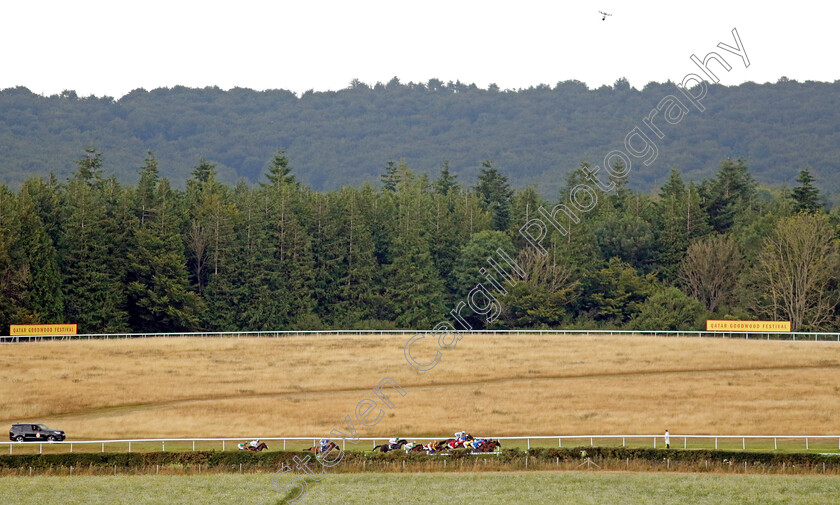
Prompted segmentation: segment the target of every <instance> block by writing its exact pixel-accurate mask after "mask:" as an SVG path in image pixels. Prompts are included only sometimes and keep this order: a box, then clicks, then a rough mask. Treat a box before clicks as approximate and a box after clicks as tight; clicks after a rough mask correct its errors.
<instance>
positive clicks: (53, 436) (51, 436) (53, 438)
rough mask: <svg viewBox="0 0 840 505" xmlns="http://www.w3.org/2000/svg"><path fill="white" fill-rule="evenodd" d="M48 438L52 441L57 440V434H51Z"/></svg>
mask: <svg viewBox="0 0 840 505" xmlns="http://www.w3.org/2000/svg"><path fill="white" fill-rule="evenodd" d="M47 440H49V441H50V442H55V440H56V438H55V435H50V436H49V437H48V438H47Z"/></svg>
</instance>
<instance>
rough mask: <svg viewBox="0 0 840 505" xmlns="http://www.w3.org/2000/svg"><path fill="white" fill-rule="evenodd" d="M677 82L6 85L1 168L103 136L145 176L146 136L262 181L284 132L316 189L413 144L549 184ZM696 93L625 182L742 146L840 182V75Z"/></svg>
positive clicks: (464, 166)
mask: <svg viewBox="0 0 840 505" xmlns="http://www.w3.org/2000/svg"><path fill="white" fill-rule="evenodd" d="M668 94H677V91H676V89H675V87H674V85H673V84H672V83H663V84H657V83H651V84H649V85H647V86H645V88H644V89H643V90H636V89H633V88H631V87H630V86H629V85H628V84H627V81H626V80H623V79H619V80H618V81H617V82H616V84H615V85H614V86H612V87H608V86H605V87H601V88H598V89H587V87H586V86H585V85H584V84H582V83H580V82H575V81H568V82H562V83H558V84H557V85H555V86H554V87H551V86H547V85H542V86H537V87H534V88H530V89H522V90H518V91H504V90H499V89H498V88H496V87H494V86H491V87H490V89H479V88H477V87H476V86H475V85H467V84H462V83H451V82H450V83H443V82H440V81H438V80H434V79H433V80H430V81H429V82H427V83H422V84H414V83H409V84H401V83H400V82H399V81H398V80H397V79H396V78H395V79H394V80H392V81H391V82H389V83H387V84H377V85H375V86H369V85H366V84H364V83H361V82H358V81H354V82H353V83H352V84H351V85H350V86H349V87H348V88H347V89H343V90H340V91H335V92H317V93H316V92H308V93H305V94H303V96H301V97H297V96H295V95H294V94H293V93H291V92H288V91H282V90H275V91H262V92H258V91H253V90H248V89H240V88H237V89H232V90H230V91H223V90H221V89H218V88H206V89H189V88H184V87H176V88H173V89H155V90H152V91H145V90H142V89H138V90H135V91H133V92H131V93H129V94H128V95H126V96H124V97H122V98H120V99H119V100H114V99H113V98H108V97H105V98H96V97H87V98H83V97H78V96H76V94H75V93H74V92H72V91H67V92H64V93H62V94H61V95H60V96H59V95H55V96H50V97H44V96H40V95H35V94H33V93H31V92H29V91H28V90H27V89H25V88H14V89H6V90H3V91H2V92H0V149H2V153H3V156H2V158H0V181H3V182H6V183H7V184H9V185H11V187H14V188H18V187H20V184H21V183H22V182H23V181H24V180H25V179H26V178H27V177H29V176H31V175H47V174H49V173H51V172H52V173H55V174H56V175H57V176H58V178H59V179H61V180H64V179H66V178H67V177H68V176H69V175H70V174H71V173H72V172H73V170H74V162H75V160H76V159H77V157H78V153H79V152H81V151H82V149H84V148H88V147H94V148H97V149H100V150H102V152H103V153H104V161H103V163H104V167H105V168H106V170H107V171H108V173H113V174H115V175H116V177H117V179H118V180H119V181H120V182H121V183H131V182H134V181H135V180H136V176H137V173H138V167H139V166H140V165H141V164H142V160H143V158H144V156H145V153H146V151H147V150H152V151H154V152H155V154H156V156H157V158H158V160H159V164H160V169H159V170H160V173H161V175H163V176H166V177H167V178H169V179H170V181H171V183H172V185H173V187H177V188H179V189H183V188H184V187H185V186H184V183H185V181H186V179H187V178H188V177H189V176H190V172H191V170H192V168H193V167H194V166H195V164H196V163H197V162H198V159H199V158H200V157H204V158H206V159H208V160H210V161H211V162H213V163H215V164H216V166H217V178H218V180H219V181H221V182H224V183H226V184H235V183H236V181H238V180H239V179H240V178H243V179H245V180H246V181H249V182H254V181H256V180H257V179H258V178H259V176H260V174H261V173H262V172H263V171H264V170H265V167H266V160H267V159H270V158H271V156H272V154H273V153H274V151H275V150H276V149H277V148H278V146H282V147H284V148H285V149H286V151H287V153H288V155H289V157H290V159H291V160H292V161H293V163H294V165H295V167H296V173H297V176H298V179H299V180H300V181H302V182H304V183H306V184H307V185H309V186H311V187H312V188H314V189H316V190H319V191H320V190H330V189H337V188H339V187H340V186H341V185H353V186H358V185H359V184H361V183H363V182H374V183H375V182H376V181H377V177H378V174H379V173H380V171H381V170H382V168H383V167H384V165H385V163H386V162H387V161H388V160H394V161H398V160H400V159H405V161H406V163H407V164H408V165H409V166H410V167H412V169H414V170H415V171H416V172H418V173H426V174H429V175H432V176H433V175H434V174H435V173H436V172H437V171H438V170H439V169H440V167H441V164H442V163H443V162H444V161H447V160H448V161H449V163H450V167H451V170H452V172H453V173H456V174H458V175H460V176H461V177H462V180H473V179H474V178H475V177H476V176H477V174H478V171H479V170H480V166H481V162H482V161H483V160H487V159H489V160H493V161H494V162H495V163H496V164H497V165H498V166H499V167H501V168H502V169H504V170H505V171H506V173H507V174H508V176H509V177H510V180H511V183H512V184H513V186H514V187H517V188H522V187H525V186H528V185H536V186H537V187H538V191H539V192H540V194H541V195H542V196H544V197H546V198H554V197H555V196H556V194H557V190H558V189H559V188H560V187H561V186H562V184H563V181H564V180H565V177H566V176H567V175H568V173H569V172H570V171H571V170H573V169H574V167H576V166H578V164H579V163H580V162H581V161H588V162H590V163H593V164H597V163H600V162H601V160H602V158H603V155H604V154H605V153H606V152H608V151H609V150H611V149H614V148H616V147H620V146H621V145H622V143H623V141H624V136H625V135H626V134H627V132H628V131H629V130H630V129H632V127H633V126H635V125H639V124H641V121H642V119H643V118H644V117H646V116H647V115H648V113H649V112H650V110H651V109H652V108H653V107H655V106H656V105H657V103H659V101H660V100H661V99H662V98H663V97H664V96H666V95H668ZM703 103H704V105H705V107H706V110H705V112H702V113H701V112H698V111H696V110H692V112H690V113H689V114H688V116H687V117H686V118H685V120H683V121H682V122H681V123H680V124H679V125H677V126H674V127H670V128H668V129H667V130H665V132H664V133H665V138H664V139H663V140H662V141H661V142H658V143H659V148H660V149H659V157H658V159H657V160H656V161H655V162H654V163H653V164H652V165H651V166H649V167H644V169H642V170H636V171H634V173H633V175H632V177H630V179H629V185H630V187H631V188H633V189H637V190H641V191H646V192H647V191H650V190H652V189H655V188H657V187H659V186H661V185H662V184H664V183H665V181H666V179H667V177H668V174H669V173H670V169H671V168H679V169H680V170H681V172H682V174H683V176H684V178H685V179H686V180H690V181H695V182H699V181H700V180H701V179H703V178H708V177H711V176H712V175H713V173H714V171H715V168H716V166H717V163H718V162H719V161H720V160H722V159H725V158H728V157H731V158H733V159H734V158H738V157H745V158H746V159H748V160H750V166H751V170H752V173H753V174H754V176H755V178H756V180H757V181H758V182H760V183H765V184H770V185H780V184H787V185H789V186H790V185H793V184H794V178H795V177H796V174H797V173H798V171H799V170H800V169H801V168H806V167H810V170H811V173H812V174H813V175H814V176H815V177H816V179H817V180H818V181H820V184H821V186H822V189H823V191H824V192H826V193H828V194H829V195H831V196H833V195H834V194H837V193H840V191H838V190H840V170H838V168H840V166H838V163H839V162H838V160H840V128H838V126H840V82H834V83H817V82H806V83H797V82H794V81H788V80H786V79H782V80H780V81H779V82H777V83H775V84H761V85H759V84H754V83H747V84H742V85H740V86H733V87H725V86H721V85H714V86H710V87H709V91H708V95H707V97H706V98H705V99H704V100H703Z"/></svg>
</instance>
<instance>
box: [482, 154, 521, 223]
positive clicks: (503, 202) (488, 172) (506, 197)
mask: <svg viewBox="0 0 840 505" xmlns="http://www.w3.org/2000/svg"><path fill="white" fill-rule="evenodd" d="M481 167H482V168H481V171H480V172H479V174H478V184H477V185H476V187H475V191H476V193H477V194H478V195H479V198H480V200H481V204H482V208H483V209H484V210H486V211H487V212H488V213H489V214H490V218H491V220H492V225H493V229H494V230H499V231H507V229H508V228H509V227H510V200H511V197H512V196H513V190H512V189H511V188H510V184H508V180H507V177H505V176H504V175H503V174H502V173H501V172H499V169H498V168H496V167H495V166H494V165H493V162H491V161H489V160H487V161H483V162H482V163H481Z"/></svg>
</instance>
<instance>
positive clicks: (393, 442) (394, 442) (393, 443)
mask: <svg viewBox="0 0 840 505" xmlns="http://www.w3.org/2000/svg"><path fill="white" fill-rule="evenodd" d="M399 443H400V437H394V438H392V439H390V440H388V444H389V445H390V446H391V449H396V448H397V447H396V446H397V444H399Z"/></svg>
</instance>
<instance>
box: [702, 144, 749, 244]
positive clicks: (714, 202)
mask: <svg viewBox="0 0 840 505" xmlns="http://www.w3.org/2000/svg"><path fill="white" fill-rule="evenodd" d="M700 193H701V196H702V201H703V209H704V210H705V211H706V213H707V214H708V216H709V224H711V226H712V228H714V230H715V231H716V232H718V233H726V232H727V231H729V229H730V228H731V227H732V225H733V223H734V222H735V217H736V216H737V215H739V214H741V213H744V212H746V211H748V210H750V209H751V207H752V206H753V203H754V200H755V194H756V183H755V180H754V179H753V178H752V175H750V173H749V169H748V168H747V164H746V162H745V161H744V160H743V159H740V158H739V159H737V160H731V159H726V160H724V161H722V162H721V164H720V169H719V170H718V172H717V174H716V176H715V178H714V179H712V180H711V181H704V183H703V186H702V187H701V188H700Z"/></svg>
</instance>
